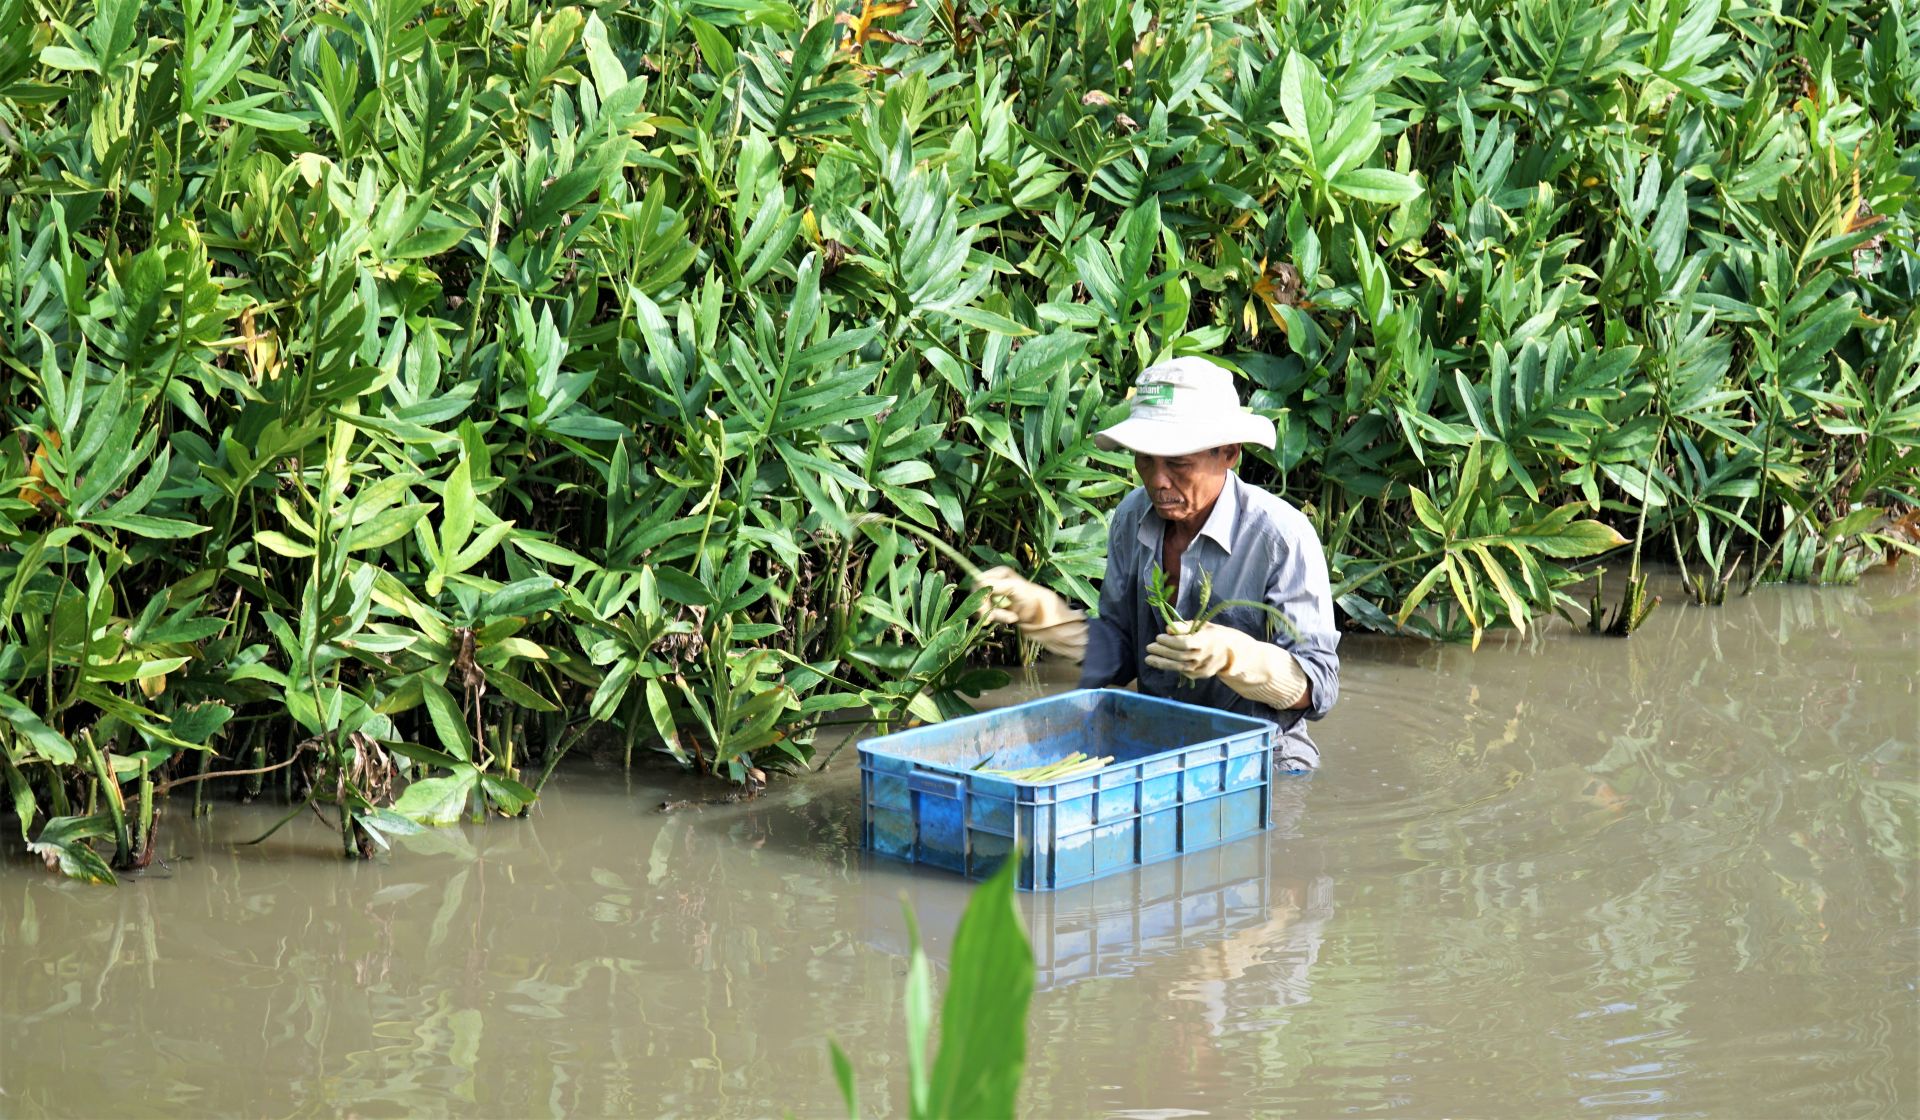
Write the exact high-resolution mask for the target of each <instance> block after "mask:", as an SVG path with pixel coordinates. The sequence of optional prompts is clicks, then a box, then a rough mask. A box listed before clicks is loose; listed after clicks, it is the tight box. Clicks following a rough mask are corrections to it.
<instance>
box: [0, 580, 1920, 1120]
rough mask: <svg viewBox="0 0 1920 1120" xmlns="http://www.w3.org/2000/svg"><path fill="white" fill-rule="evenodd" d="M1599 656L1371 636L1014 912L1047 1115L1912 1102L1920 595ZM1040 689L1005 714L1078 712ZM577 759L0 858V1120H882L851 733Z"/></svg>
mask: <svg viewBox="0 0 1920 1120" xmlns="http://www.w3.org/2000/svg"><path fill="white" fill-rule="evenodd" d="M1679 598H1680V596H1678V595H1677V594H1675V593H1673V591H1672V589H1671V588H1669V589H1668V595H1667V601H1668V604H1669V605H1667V606H1665V607H1662V608H1661V609H1660V610H1658V611H1656V612H1655V614H1654V615H1653V617H1652V619H1651V620H1650V621H1649V622H1648V623H1647V625H1646V627H1645V628H1644V629H1643V630H1642V631H1641V632H1640V633H1639V634H1638V635H1636V636H1635V637H1633V638H1632V639H1630V640H1627V641H1619V640H1612V639H1596V638H1589V637H1586V636H1584V635H1576V634H1572V633H1570V632H1568V631H1567V629H1566V628H1565V627H1561V628H1560V629H1559V630H1558V631H1557V632H1554V633H1549V634H1545V635H1530V636H1526V637H1520V636H1508V637H1506V638H1504V639H1497V638H1496V639H1490V640H1489V642H1488V644H1487V645H1485V646H1483V647H1482V649H1481V650H1480V651H1478V652H1477V653H1476V652H1470V651H1468V650H1466V649H1461V648H1450V647H1435V646H1429V645H1425V644H1419V643H1410V642H1402V641H1394V640H1387V639H1381V638H1374V637H1364V636H1352V637H1349V638H1348V639H1347V641H1346V642H1345V644H1344V646H1343V649H1342V652H1343V654H1344V658H1345V662H1344V673H1343V677H1342V682H1343V694H1342V699H1341V702H1340V705H1339V707H1338V708H1337V709H1336V710H1335V712H1334V713H1333V715H1332V716H1330V717H1329V718H1328V719H1327V720H1326V721H1324V722H1323V723H1321V724H1320V725H1318V726H1317V728H1316V738H1317V739H1318V740H1319V742H1320V744H1321V746H1322V748H1323V750H1324V752H1325V755H1326V766H1325V768H1324V769H1323V770H1322V771H1321V772H1320V773H1318V774H1317V775H1315V776H1313V777H1312V778H1310V779H1305V780H1295V781H1289V782H1285V783H1283V784H1282V786H1281V787H1280V790H1279V793H1278V795H1277V797H1276V805H1277V812H1276V817H1277V820H1278V827H1277V828H1276V829H1274V831H1273V832H1271V833H1270V834H1268V835H1266V836H1263V837H1260V838H1256V839H1252V840H1247V841H1242V842H1239V843H1237V844H1233V845H1229V846H1227V847H1225V848H1221V849H1218V850H1216V851H1214V852H1211V853H1206V854H1203V855H1195V856H1189V857H1187V858H1186V859H1184V860H1181V861H1178V862H1176V863H1171V864H1165V865H1160V866H1158V867H1156V868H1152V869H1148V870H1145V871H1141V872H1137V873H1134V874H1130V875H1125V876H1120V877H1117V878H1114V879H1111V880H1106V881H1103V882H1100V883H1096V884H1093V885H1091V886H1089V887H1082V888H1076V889H1074V890H1071V891H1065V892H1059V893H1057V894H1054V895H1051V896H1032V897H1026V898H1023V906H1024V907H1025V912H1026V914H1027V916H1028V919H1029V924H1030V926H1031V929H1032V934H1033V940H1034V946H1035V953H1036V957H1037V958H1038V961H1039V966H1040V975H1039V989H1038V991H1037V992H1036V995H1035V998H1034V1004H1033V1011H1032V1017H1031V1025H1030V1042H1029V1045H1030V1047H1031V1051H1032V1055H1033V1061H1032V1064H1031V1067H1030V1070H1029V1075H1028V1080H1027V1085H1026V1089H1025V1092H1024V1096H1023V1108H1024V1110H1025V1112H1026V1113H1028V1114H1030V1115H1037V1116H1081V1115H1109V1116H1131V1117H1175V1116H1195V1115H1211V1116H1247V1115H1261V1116H1310V1117H1319V1116H1337V1115H1348V1114H1366V1115H1389V1116H1417V1117H1433V1116H1487V1117H1504V1116H1513V1117H1540V1116H1568V1117H1595V1118H1598V1117H1653V1116H1672V1117H1688V1116H1698V1117H1735V1116H1738V1117H1797V1116H1836V1117H1837V1116H1846V1117H1864V1116H1890V1117H1907V1116H1913V1115H1915V1114H1920V1057H1917V1055H1920V994H1917V989H1920V938H1917V937H1916V932H1915V931H1916V910H1917V909H1920V908H1917V907H1916V903H1915V888H1916V886H1917V885H1920V884H1917V883H1916V862H1915V844H1916V841H1917V838H1920V833H1917V830H1920V812H1917V810H1916V803H1917V802H1920V745H1917V744H1920V685H1917V684H1916V681H1917V680H1920V577H1916V573H1915V571H1914V570H1913V569H1912V568H1908V569H1905V570H1900V571H1895V572H1888V573H1876V574H1875V575H1873V576H1870V577H1869V578H1868V580H1867V582H1866V583H1864V584H1863V585H1862V586H1861V587H1858V588H1838V589H1820V590H1814V589H1804V588H1774V589H1763V590H1761V591H1760V592H1758V593H1756V594H1755V595H1754V596H1752V597H1750V598H1746V599H1741V600H1738V601H1736V602H1732V603H1729V604H1728V605H1727V606H1725V607H1723V608H1719V609H1703V608H1695V607H1691V606H1675V605H1673V604H1675V603H1676V602H1677V601H1678V600H1679ZM1063 683H1065V678H1064V677H1063V676H1061V675H1060V674H1059V673H1057V672H1051V673H1049V672H1043V673H1038V674H1033V675H1030V676H1028V677H1026V678H1025V679H1023V680H1022V681H1020V682H1019V683H1017V684H1016V686H1015V687H1014V688H1012V689H1010V690H1008V692H1007V693H1006V694H1005V695H1004V696H1001V697H999V698H998V699H1000V700H1001V701H1003V702H1004V701H1008V700H1015V699H1021V698H1026V697H1031V696H1036V695H1040V694H1042V693H1043V692H1046V691H1051V690H1053V689H1057V688H1059V687H1061V686H1062V685H1063ZM694 788H695V787H693V786H691V785H689V784H688V783H686V782H683V781H681V780H679V779H677V778H675V777H673V776H672V775H670V774H666V773H663V772H661V771H659V770H657V769H652V768H640V769H636V770H635V771H634V772H632V773H631V774H629V773H624V772H622V771H621V770H620V769H619V767H618V766H617V764H615V763H613V762H611V761H598V762H594V761H590V760H582V765H579V766H571V765H570V766H569V768H567V769H564V770H563V771H562V772H561V774H560V775H559V776H558V777H557V778H556V780H555V783H554V785H553V786H552V787H550V790H549V792H548V794H547V795H546V797H545V798H543V800H542V803H541V805H540V806H539V807H538V808H537V809H536V811H535V814H534V816H533V818H532V819H530V820H527V821H497V820H496V821H493V822H491V823H488V824H485V825H478V826H475V825H468V826H463V827H461V828H458V829H452V830H447V831H444V832H440V833H436V834H434V835H432V836H429V837H424V838H420V839H416V840H412V841H409V842H408V848H409V850H406V851H402V852H399V853H396V854H394V855H392V856H386V857H382V858H381V859H380V860H379V861H377V862H375V863H373V864H370V865H352V864H348V863H346V862H344V861H342V860H341V859H340V858H339V856H338V850H339V849H338V845H337V842H336V841H335V840H334V839H333V837H332V835H331V834H330V833H328V832H326V831H325V830H324V829H323V828H322V827H321V826H320V824H319V823H318V822H317V821H313V820H308V821H303V822H301V823H300V824H298V825H295V826H290V827H289V828H287V829H285V830H283V831H282V832H281V833H280V834H279V835H277V836H275V837H274V838H273V839H272V840H270V841H269V842H267V843H266V844H264V845H261V846H259V847H254V848H236V847H235V846H234V845H233V841H234V840H236V839H243V838H246V837H248V836H251V835H253V834H255V833H257V832H258V831H260V829H261V828H263V827H264V825H265V824H266V823H269V822H270V821H271V819H272V817H273V816H274V815H275V811H274V810H273V809H272V808H268V807H252V808H249V807H240V806H236V805H231V804H221V805H219V807H218V809H217V811H216V813H215V814H214V816H213V817H212V818H211V820H203V821H199V822H190V821H186V820H184V819H182V818H183V817H184V813H185V810H186V807H187V805H188V801H187V800H185V799H182V798H178V797H176V798H175V799H174V808H175V809H176V812H175V813H174V815H173V818H172V819H171V820H170V821H169V822H168V827H167V828H166V830H165V831H164V832H163V833H162V836H161V850H162V853H163V854H164V855H165V857H166V866H165V867H164V868H160V867H156V868H155V869H154V870H153V871H152V872H150V873H148V874H146V875H144V876H140V877H134V878H131V879H129V880H128V881H127V882H125V883H124V884H123V885H122V886H120V887H119V888H117V889H109V888H97V887H87V886H83V885H79V884H74V883H69V882H65V881H62V880H59V879H56V878H53V877H50V876H48V875H45V874H42V873H40V872H39V871H38V869H37V867H36V866H35V865H33V864H30V863H28V862H25V861H23V860H21V859H19V858H17V857H16V858H12V859H10V861H9V862H7V863H6V864H5V865H3V866H0V1114H4V1115H6V1116H19V1117H30V1116H40V1115H53V1116H97V1115H106V1114H129V1115H131V1114H137V1115H179V1116H201V1115H208V1114H246V1115H260V1116H281V1115H298V1116H307V1115H352V1116H397V1115H464V1116H545V1115H568V1116H584V1115H630V1114H631V1115H645V1116H652V1115H662V1114H665V1115H690V1116H709V1115H725V1116H757V1115H769V1114H772V1115H777V1114H780V1113H782V1112H784V1111H787V1110H791V1111H792V1112H793V1113H795V1114H796V1115H802V1116H812V1115H827V1114H834V1113H837V1112H840V1111H841V1110H840V1107H839V1103H838V1096H837V1091H836V1090H835V1088H834V1084H833V1077H832V1073H831V1069H830V1066H829V1064H828V1060H827V1052H826V1042H825V1039H826V1038H827V1036H828V1035H832V1036H833V1037H835V1038H837V1039H839V1040H840V1042H841V1044H842V1045H843V1046H844V1047H846V1049H847V1050H848V1052H849V1053H850V1054H851V1055H852V1056H853V1059H854V1062H855V1065H856V1067H857V1069H858V1071H859V1077H860V1087H861V1094H862V1101H863V1105H864V1108H865V1110H866V1111H867V1112H868V1113H869V1114H886V1115H901V1114H903V1113H904V1111H905V1108H904V1100H903V1093H904V1080H905V1072H904V1061H903V1058H902V1048H903V1045H904V1025H903V1022H902V1015H901V1005H900V986H901V979H902V976H903V974H904V971H905V962H904V960H903V958H902V955H901V954H902V951H903V948H904V944H905V938H904V927H903V923H902V919H901V917H900V898H901V896H902V894H903V893H905V894H906V895H908V896H909V897H910V898H911V899H912V900H913V902H914V904H915V906H916V908H917V909H918V912H919V914H920V915H921V923H922V926H923V928H924V930H925V932H926V934H927V936H928V939H929V942H930V951H931V952H932V953H933V955H934V956H935V957H936V960H937V959H938V958H940V957H942V956H944V953H945V951H946V946H947V944H948V940H949V938H950V935H951V931H952V927H953V924H954V922H955V920H956V919H957V917H958V914H959V911H960V908H961V907H962V906H963V905H964V903H965V898H966V887H965V885H964V884H963V883H960V882H958V881H955V880H953V879H951V878H948V877H946V876H944V875H938V874H928V873H920V872H913V871H910V870H908V869H907V868H905V867H903V866H901V865H898V864H893V863H888V862H885V861H877V860H873V859H871V858H868V857H865V856H863V855H861V854H860V853H859V852H858V851H857V850H856V847H857V843H858V837H859V827H860V818H859V807H858V786H857V773H856V766H855V757H854V752H853V751H852V749H851V748H849V749H847V750H846V751H844V752H843V753H842V754H840V755H839V756H838V758H837V759H836V760H835V761H834V763H833V764H832V766H831V767H830V768H829V769H828V770H827V771H826V772H825V773H822V774H819V775H815V776H812V777H808V778H806V779H802V780H797V781H787V782H784V783H779V784H776V786H775V788H774V790H773V792H772V793H770V794H769V795H768V796H766V797H764V798H762V799H761V800H759V801H758V802H754V803H751V804H747V805H727V806H709V807H705V808H701V809H697V810H685V811H677V812H671V813H660V812H657V811H656V806H658V805H659V804H660V802H661V801H662V800H663V799H669V798H683V797H686V796H689V793H690V791H693V790H694Z"/></svg>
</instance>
